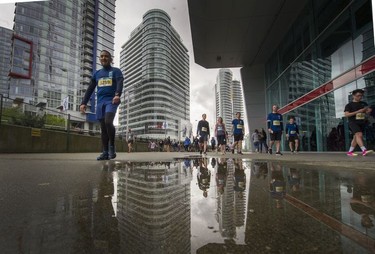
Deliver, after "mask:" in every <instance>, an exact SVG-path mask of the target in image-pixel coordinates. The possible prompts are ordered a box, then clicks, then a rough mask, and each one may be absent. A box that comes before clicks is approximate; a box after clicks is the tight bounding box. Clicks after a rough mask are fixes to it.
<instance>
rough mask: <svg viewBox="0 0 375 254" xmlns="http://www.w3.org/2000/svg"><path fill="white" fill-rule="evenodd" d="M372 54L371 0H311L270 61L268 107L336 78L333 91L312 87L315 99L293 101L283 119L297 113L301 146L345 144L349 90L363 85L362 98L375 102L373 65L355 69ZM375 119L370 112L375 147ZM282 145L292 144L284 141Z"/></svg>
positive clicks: (338, 147) (336, 147) (347, 139)
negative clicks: (323, 91)
mask: <svg viewBox="0 0 375 254" xmlns="http://www.w3.org/2000/svg"><path fill="white" fill-rule="evenodd" d="M374 55H375V50H374V38H373V23H372V13H371V1H370V0H358V1H330V0H314V1H310V3H309V4H308V5H307V6H306V8H305V10H304V11H303V12H302V13H301V16H300V18H298V19H297V20H296V22H295V24H294V25H293V26H292V28H291V29H290V30H289V32H288V34H286V36H285V39H284V40H283V41H282V43H281V44H280V45H279V47H278V48H277V49H276V51H275V52H274V53H273V55H272V57H271V58H270V59H269V61H268V62H267V63H266V66H265V68H266V87H267V88H266V100H267V103H266V107H267V111H268V112H270V111H271V108H272V105H273V104H277V105H279V106H280V108H282V107H283V106H286V105H287V104H289V103H291V102H293V101H295V100H297V99H301V98H303V97H302V96H306V94H307V93H309V92H312V91H314V89H317V88H318V87H321V86H322V85H325V84H331V83H332V87H333V88H332V89H330V90H332V91H331V92H329V93H322V94H317V93H314V92H312V93H311V96H313V98H314V99H313V100H310V99H308V100H307V102H308V103H306V104H304V105H302V106H300V107H294V108H293V107H292V110H291V111H289V112H287V113H286V114H284V123H286V122H287V119H288V118H289V117H290V116H295V117H296V120H297V123H298V124H299V128H300V134H301V136H300V140H301V142H300V143H301V147H300V148H301V150H302V151H343V150H346V149H347V148H348V146H349V144H350V141H351V138H352V136H351V133H350V131H349V129H348V125H347V119H346V118H344V107H345V105H346V104H347V103H348V102H349V100H351V96H350V92H351V91H352V90H354V89H356V88H363V89H365V91H366V93H365V97H364V101H366V102H367V103H368V104H369V105H372V106H374V105H375V84H374V74H373V73H372V69H374V66H373V65H370V68H372V69H370V70H369V71H367V72H368V73H369V74H367V75H364V76H363V75H358V71H357V69H358V68H357V69H355V68H356V67H358V66H360V68H362V69H360V70H363V66H364V65H365V64H367V63H368V62H369V59H370V61H372V60H371V59H372V58H373V57H374ZM364 63H365V64H364ZM361 65H362V67H361ZM351 73H353V75H352V76H351V75H349V74H351ZM362 73H363V72H362ZM348 77H349V78H348ZM310 98H311V97H310ZM374 122H375V120H374V118H372V117H370V118H369V122H368V128H367V129H366V131H365V139H366V142H367V146H368V147H369V148H370V149H374V148H375V147H374V136H375V134H374V131H375V128H374V127H375V123H374ZM283 147H284V150H287V149H288V145H287V144H286V143H285V144H283Z"/></svg>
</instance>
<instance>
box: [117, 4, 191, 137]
mask: <svg viewBox="0 0 375 254" xmlns="http://www.w3.org/2000/svg"><path fill="white" fill-rule="evenodd" d="M120 67H121V70H122V71H123V72H124V73H126V75H125V83H124V93H123V96H124V99H123V102H124V103H123V104H122V105H121V106H120V113H119V124H120V132H125V130H126V129H127V128H130V129H132V131H133V132H134V134H135V135H137V137H153V138H165V137H166V136H170V137H171V139H177V138H178V137H179V135H178V134H179V131H180V130H179V128H180V123H179V121H180V119H184V120H188V121H189V120H190V107H189V105H190V94H189V85H190V84H189V56H188V54H187V49H186V48H185V46H184V45H183V44H182V40H181V38H180V36H179V35H178V34H177V32H176V31H175V29H174V28H173V27H172V26H171V19H170V17H169V16H168V14H167V13H165V12H164V11H162V10H157V9H153V10H150V11H148V12H146V13H145V14H144V15H143V21H142V23H141V24H140V25H139V26H138V27H137V28H135V29H134V31H133V32H132V33H131V36H130V39H129V40H128V41H127V42H126V43H125V44H124V45H123V46H122V50H121V56H120Z"/></svg>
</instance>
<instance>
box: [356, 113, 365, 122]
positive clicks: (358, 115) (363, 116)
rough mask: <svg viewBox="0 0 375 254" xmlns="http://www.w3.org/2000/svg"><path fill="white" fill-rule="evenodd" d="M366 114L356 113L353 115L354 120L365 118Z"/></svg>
mask: <svg viewBox="0 0 375 254" xmlns="http://www.w3.org/2000/svg"><path fill="white" fill-rule="evenodd" d="M365 118H366V114H365V113H357V114H356V115H355V120H365Z"/></svg>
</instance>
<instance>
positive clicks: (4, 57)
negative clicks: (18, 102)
mask: <svg viewBox="0 0 375 254" xmlns="http://www.w3.org/2000/svg"><path fill="white" fill-rule="evenodd" d="M12 33H13V31H12V30H10V29H7V28H5V27H0V94H2V95H3V96H8V93H9V90H8V86H9V80H8V79H9V78H8V74H9V70H10V50H9V49H10V48H11V38H12Z"/></svg>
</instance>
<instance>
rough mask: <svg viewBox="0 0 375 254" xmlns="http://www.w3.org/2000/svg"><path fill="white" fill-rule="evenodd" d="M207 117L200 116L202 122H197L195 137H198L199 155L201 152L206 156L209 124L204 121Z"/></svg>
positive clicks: (204, 115)
mask: <svg viewBox="0 0 375 254" xmlns="http://www.w3.org/2000/svg"><path fill="white" fill-rule="evenodd" d="M206 118H207V115H206V114H203V115H202V120H200V121H199V122H198V127H197V136H199V149H200V150H199V151H200V154H202V152H203V153H204V154H205V155H206V154H207V141H208V138H209V137H210V126H209V123H208V122H207V121H206Z"/></svg>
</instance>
